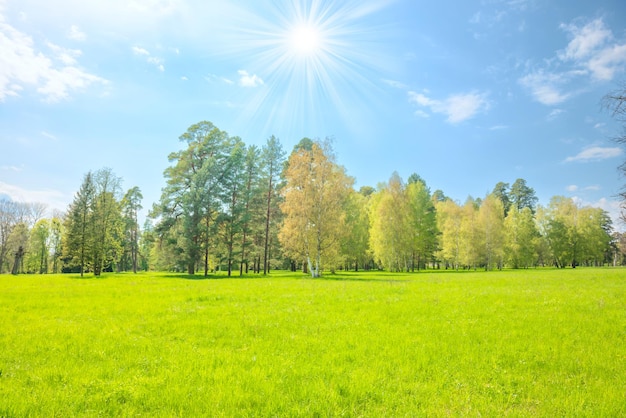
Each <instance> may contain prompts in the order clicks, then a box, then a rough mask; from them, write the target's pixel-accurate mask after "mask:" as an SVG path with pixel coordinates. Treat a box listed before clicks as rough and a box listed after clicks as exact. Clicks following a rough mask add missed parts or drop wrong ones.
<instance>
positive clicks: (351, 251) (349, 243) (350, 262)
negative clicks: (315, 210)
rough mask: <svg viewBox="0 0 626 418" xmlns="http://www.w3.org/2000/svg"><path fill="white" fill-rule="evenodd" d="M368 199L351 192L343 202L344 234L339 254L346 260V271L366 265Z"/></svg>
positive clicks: (356, 269)
mask: <svg viewBox="0 0 626 418" xmlns="http://www.w3.org/2000/svg"><path fill="white" fill-rule="evenodd" d="M368 200H369V198H368V197H366V196H364V195H362V194H361V193H357V192H355V191H351V192H350V194H349V195H348V198H347V199H346V201H345V207H344V213H345V216H346V218H345V219H346V234H345V235H344V239H343V241H342V244H341V254H342V255H343V256H344V257H345V260H346V263H347V265H346V269H348V268H350V267H354V270H355V271H358V270H359V266H361V267H363V266H364V265H365V264H366V263H367V259H368V255H367V253H368V249H369V245H368V244H369V218H368V212H367V205H368Z"/></svg>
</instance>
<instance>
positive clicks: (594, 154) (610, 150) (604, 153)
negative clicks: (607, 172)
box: [565, 147, 623, 163]
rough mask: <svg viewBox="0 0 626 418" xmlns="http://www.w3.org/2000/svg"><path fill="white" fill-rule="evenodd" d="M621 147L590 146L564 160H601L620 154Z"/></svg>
mask: <svg viewBox="0 0 626 418" xmlns="http://www.w3.org/2000/svg"><path fill="white" fill-rule="evenodd" d="M622 153H623V152H622V149H621V148H617V147H590V148H587V149H584V150H582V151H581V152H579V153H578V154H577V155H575V156H573V157H567V158H566V159H565V162H568V163H569V162H589V161H601V160H606V159H609V158H615V157H619V156H620V155H622Z"/></svg>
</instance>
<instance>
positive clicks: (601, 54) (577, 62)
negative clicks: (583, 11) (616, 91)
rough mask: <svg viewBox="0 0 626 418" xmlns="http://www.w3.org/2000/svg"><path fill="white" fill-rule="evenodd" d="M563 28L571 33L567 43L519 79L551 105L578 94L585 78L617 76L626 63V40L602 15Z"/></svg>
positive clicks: (534, 95)
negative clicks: (608, 24)
mask: <svg viewBox="0 0 626 418" xmlns="http://www.w3.org/2000/svg"><path fill="white" fill-rule="evenodd" d="M560 28H561V29H562V30H563V31H565V32H566V33H568V34H569V37H570V41H569V42H568V44H567V45H566V47H565V48H563V49H562V50H559V51H556V53H555V56H554V57H552V58H551V59H549V60H546V61H545V63H544V64H542V65H541V66H540V67H538V68H536V69H534V70H533V71H531V72H529V73H527V74H526V75H524V76H523V77H521V78H520V79H519V80H518V81H519V83H520V84H521V85H522V86H524V87H526V88H527V89H528V90H529V91H530V93H531V94H532V96H533V97H534V98H535V100H537V101H538V102H540V103H542V104H545V105H548V106H553V105H556V104H559V103H562V102H564V101H566V100H568V99H569V98H571V97H573V96H575V95H576V94H577V93H578V92H579V91H580V90H581V85H584V84H585V82H589V81H592V80H600V81H610V80H613V78H614V77H615V75H616V73H618V72H619V71H621V70H623V69H624V68H625V67H626V41H616V40H615V38H614V36H613V33H612V31H611V30H610V29H609V28H607V27H606V25H605V24H604V21H603V20H602V19H595V20H593V21H591V22H589V23H586V24H583V25H580V24H579V23H578V22H575V23H570V24H561V25H560Z"/></svg>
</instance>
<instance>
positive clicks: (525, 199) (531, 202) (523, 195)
mask: <svg viewBox="0 0 626 418" xmlns="http://www.w3.org/2000/svg"><path fill="white" fill-rule="evenodd" d="M509 196H510V199H511V206H513V207H515V208H516V209H517V210H518V211H521V210H522V209H524V208H529V209H530V210H531V212H532V213H533V214H534V213H535V209H536V207H537V201H538V199H537V196H536V195H535V189H533V188H532V187H529V186H528V185H527V184H526V180H524V179H517V180H515V183H513V185H512V186H511V191H510V192H509Z"/></svg>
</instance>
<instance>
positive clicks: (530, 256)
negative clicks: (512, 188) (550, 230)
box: [504, 206, 539, 269]
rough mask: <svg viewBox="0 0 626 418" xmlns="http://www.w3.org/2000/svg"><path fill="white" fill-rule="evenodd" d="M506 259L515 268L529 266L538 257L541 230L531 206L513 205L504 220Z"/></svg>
mask: <svg viewBox="0 0 626 418" xmlns="http://www.w3.org/2000/svg"><path fill="white" fill-rule="evenodd" d="M504 230H505V235H506V238H505V246H504V248H505V252H506V261H507V263H508V264H509V265H510V266H511V267H513V268H516V269H517V268H528V267H530V266H531V265H532V264H533V263H534V262H535V261H536V259H537V238H538V236H539V232H538V231H537V227H536V226H535V219H534V216H533V213H532V211H531V209H530V208H529V207H524V208H523V209H522V210H521V211H520V210H518V209H517V207H515V206H513V207H512V208H511V210H510V211H509V213H508V215H507V217H506V219H505V220H504Z"/></svg>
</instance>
